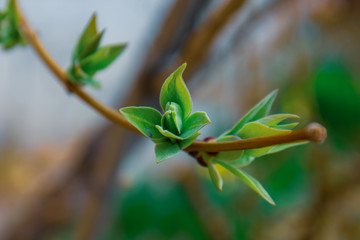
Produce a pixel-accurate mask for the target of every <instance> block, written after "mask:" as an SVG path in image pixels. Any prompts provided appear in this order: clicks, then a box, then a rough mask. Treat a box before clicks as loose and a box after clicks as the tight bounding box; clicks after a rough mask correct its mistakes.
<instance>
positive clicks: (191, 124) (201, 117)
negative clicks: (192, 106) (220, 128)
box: [156, 112, 210, 140]
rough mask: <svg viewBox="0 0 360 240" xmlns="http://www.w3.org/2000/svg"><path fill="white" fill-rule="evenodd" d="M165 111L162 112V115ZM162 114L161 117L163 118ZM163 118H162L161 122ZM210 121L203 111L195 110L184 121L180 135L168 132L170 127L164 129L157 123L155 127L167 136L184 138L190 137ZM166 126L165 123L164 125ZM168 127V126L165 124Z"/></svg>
mask: <svg viewBox="0 0 360 240" xmlns="http://www.w3.org/2000/svg"><path fill="white" fill-rule="evenodd" d="M165 115H166V113H165V114H164V116H165ZM164 116H163V118H164ZM164 121H165V120H163V119H162V122H164ZM209 123H210V120H209V118H208V116H207V115H206V113H205V112H196V113H194V114H192V115H191V116H190V117H189V118H187V119H186V120H185V123H184V125H183V132H182V133H181V134H180V135H177V134H175V133H173V132H170V131H169V130H171V129H170V128H168V129H169V130H167V129H164V126H160V125H157V126H156V128H157V129H158V130H159V132H160V133H161V134H162V135H163V136H165V137H168V138H173V139H178V140H185V139H188V138H190V137H192V136H193V135H194V134H196V133H197V132H198V131H199V130H200V129H201V128H203V127H204V126H206V125H207V124H209ZM165 126H167V125H165ZM167 127H169V126H167Z"/></svg>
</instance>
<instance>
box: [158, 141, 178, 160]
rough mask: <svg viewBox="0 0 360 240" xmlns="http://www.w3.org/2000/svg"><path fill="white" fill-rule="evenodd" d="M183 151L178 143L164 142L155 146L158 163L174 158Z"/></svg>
mask: <svg viewBox="0 0 360 240" xmlns="http://www.w3.org/2000/svg"><path fill="white" fill-rule="evenodd" d="M180 151H181V149H180V147H179V145H178V144H176V143H171V142H162V143H158V144H156V145H155V155H156V162H157V163H159V162H162V161H164V160H166V159H169V158H171V157H174V156H175V155H176V154H178V153H179V152H180Z"/></svg>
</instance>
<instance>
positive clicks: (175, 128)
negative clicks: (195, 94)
mask: <svg viewBox="0 0 360 240" xmlns="http://www.w3.org/2000/svg"><path fill="white" fill-rule="evenodd" d="M185 68H186V64H183V65H182V66H180V67H179V68H178V69H177V70H175V71H174V72H173V73H172V74H171V75H170V76H169V77H168V78H167V79H166V80H165V82H164V84H163V86H162V88H161V92H160V105H161V108H162V110H163V114H161V113H160V112H159V111H158V110H156V109H154V108H151V107H125V108H121V109H120V112H121V113H122V114H123V115H124V117H125V118H126V119H127V120H128V121H129V122H130V123H131V124H133V125H134V126H135V127H136V128H137V129H139V131H140V132H141V133H143V134H144V135H145V136H147V137H149V138H151V140H152V141H153V142H154V143H156V146H155V154H156V160H157V162H161V161H163V160H165V159H168V158H171V157H173V156H175V155H176V154H178V153H179V152H180V151H181V150H182V149H184V148H186V147H188V146H189V145H190V144H191V143H192V142H193V141H195V139H196V138H197V137H198V136H199V135H200V133H199V130H200V129H201V128H203V127H204V126H206V125H207V124H209V123H210V120H209V118H208V116H207V114H206V113H205V112H195V113H191V112H192V100H191V96H190V93H189V90H188V89H187V87H186V85H185V83H184V80H183V78H182V74H183V72H184V70H185Z"/></svg>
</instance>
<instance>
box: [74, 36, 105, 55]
mask: <svg viewBox="0 0 360 240" xmlns="http://www.w3.org/2000/svg"><path fill="white" fill-rule="evenodd" d="M104 32H105V31H101V32H99V33H98V34H97V35H96V36H95V37H94V38H93V39H92V40H91V41H90V42H89V43H88V45H86V46H85V47H84V49H83V50H82V52H81V53H80V55H79V56H78V57H79V60H81V59H83V58H85V57H87V56H89V55H91V54H93V53H95V52H96V50H97V49H98V48H99V45H100V42H101V39H102V37H103V36H104Z"/></svg>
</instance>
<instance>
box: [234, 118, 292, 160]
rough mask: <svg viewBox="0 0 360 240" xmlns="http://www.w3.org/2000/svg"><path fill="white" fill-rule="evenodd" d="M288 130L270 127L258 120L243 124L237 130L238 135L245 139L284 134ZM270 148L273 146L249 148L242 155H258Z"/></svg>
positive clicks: (288, 131)
mask: <svg viewBox="0 0 360 240" xmlns="http://www.w3.org/2000/svg"><path fill="white" fill-rule="evenodd" d="M290 132H291V131H290V130H279V129H276V128H271V127H268V126H266V125H264V124H261V123H259V122H250V123H247V124H245V126H244V127H243V128H241V130H240V131H239V132H238V136H239V137H240V138H241V139H247V138H255V137H263V136H272V135H278V134H285V133H290ZM272 148H273V146H270V147H264V148H256V149H249V150H245V152H244V155H246V156H252V157H260V156H262V155H265V154H266V153H267V152H268V151H270V149H272Z"/></svg>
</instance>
